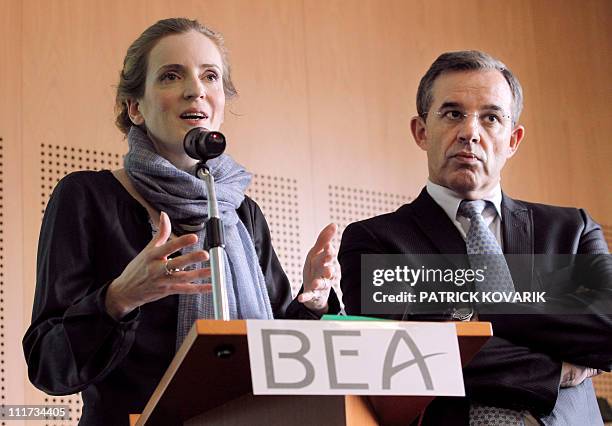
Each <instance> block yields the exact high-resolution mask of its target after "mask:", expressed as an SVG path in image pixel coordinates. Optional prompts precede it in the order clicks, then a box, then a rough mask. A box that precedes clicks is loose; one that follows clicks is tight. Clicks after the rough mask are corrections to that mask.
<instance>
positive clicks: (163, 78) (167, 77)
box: [159, 72, 178, 81]
mask: <svg viewBox="0 0 612 426" xmlns="http://www.w3.org/2000/svg"><path fill="white" fill-rule="evenodd" d="M176 79H178V75H176V73H173V72H167V73H165V74H162V76H161V77H160V78H159V80H160V81H174V80H176Z"/></svg>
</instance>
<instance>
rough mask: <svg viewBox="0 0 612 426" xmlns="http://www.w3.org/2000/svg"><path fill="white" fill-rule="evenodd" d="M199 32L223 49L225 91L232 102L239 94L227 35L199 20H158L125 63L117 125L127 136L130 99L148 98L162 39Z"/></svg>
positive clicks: (117, 110) (131, 48)
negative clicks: (152, 60) (150, 70)
mask: <svg viewBox="0 0 612 426" xmlns="http://www.w3.org/2000/svg"><path fill="white" fill-rule="evenodd" d="M190 31H197V32H199V33H201V34H203V35H205V36H206V37H208V38H209V39H210V40H211V41H212V42H213V43H214V44H215V45H216V46H217V49H219V53H220V54H221V60H222V61H223V91H224V92H225V96H226V97H227V98H228V99H230V98H232V97H234V96H236V95H237V94H238V92H237V91H236V87H234V83H233V82H232V76H231V70H230V64H229V61H228V58H227V49H225V45H224V41H223V36H222V35H221V34H220V33H218V32H216V31H213V30H212V29H210V28H208V27H206V26H204V25H202V24H200V23H199V22H198V21H196V20H191V19H187V18H168V19H162V20H161V21H157V22H156V23H155V24H153V25H151V26H150V27H149V28H147V29H146V30H144V32H143V33H142V34H141V35H140V36H139V37H138V38H137V39H136V40H134V42H133V43H132V44H131V45H130V47H129V48H128V50H127V53H126V55H125V59H124V60H123V69H122V70H121V74H120V76H119V84H118V85H117V95H116V97H115V115H116V118H115V125H116V126H117V127H118V128H119V130H121V132H122V133H123V134H125V135H127V134H128V133H129V131H130V127H132V126H133V124H132V120H130V116H129V115H128V110H127V100H128V99H140V98H142V97H143V96H144V91H145V82H146V78H147V67H148V63H149V53H151V50H153V47H155V45H156V44H157V42H158V41H159V40H161V39H162V38H164V37H166V36H169V35H173V34H184V33H187V32H190Z"/></svg>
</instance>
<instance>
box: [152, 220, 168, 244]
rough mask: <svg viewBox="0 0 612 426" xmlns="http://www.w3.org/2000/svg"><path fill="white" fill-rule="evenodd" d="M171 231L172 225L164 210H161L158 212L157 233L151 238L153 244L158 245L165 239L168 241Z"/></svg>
mask: <svg viewBox="0 0 612 426" xmlns="http://www.w3.org/2000/svg"><path fill="white" fill-rule="evenodd" d="M171 231H172V225H170V218H169V217H168V215H167V214H166V212H161V213H160V214H159V226H158V228H157V233H156V234H155V235H153V239H152V240H151V243H153V246H154V247H159V246H161V245H162V244H164V243H165V242H166V241H168V238H169V237H170V232H171Z"/></svg>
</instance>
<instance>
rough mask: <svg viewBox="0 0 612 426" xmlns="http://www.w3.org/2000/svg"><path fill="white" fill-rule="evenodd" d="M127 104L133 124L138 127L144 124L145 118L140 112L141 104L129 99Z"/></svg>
mask: <svg viewBox="0 0 612 426" xmlns="http://www.w3.org/2000/svg"><path fill="white" fill-rule="evenodd" d="M126 103H127V111H128V115H129V116H130V120H132V123H134V124H135V125H136V126H140V125H142V124H144V117H143V116H142V113H141V112H140V104H139V103H138V101H137V100H135V99H128V100H127V101H126Z"/></svg>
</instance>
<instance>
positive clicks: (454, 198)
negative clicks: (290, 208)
mask: <svg viewBox="0 0 612 426" xmlns="http://www.w3.org/2000/svg"><path fill="white" fill-rule="evenodd" d="M427 193H428V194H429V195H430V196H431V198H433V199H434V201H435V202H436V203H437V204H438V205H439V206H440V207H442V209H443V210H444V212H445V213H446V215H447V216H448V217H449V218H451V220H456V218H457V210H458V209H459V204H461V201H463V198H461V197H460V196H459V194H457V193H456V192H455V191H453V190H451V189H449V188H447V187H445V186H442V185H438V184H436V183H433V182H432V181H431V180H429V179H428V180H427ZM482 199H483V200H485V201H490V202H491V203H492V204H493V206H495V211H496V212H497V215H498V216H499V219H500V220H501V217H502V215H501V201H502V192H501V186H500V184H499V183H498V184H497V185H496V186H495V188H493V189H492V190H491V192H490V193H488V194H487V195H485V196H484V197H483V198H482Z"/></svg>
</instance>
